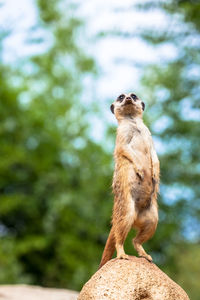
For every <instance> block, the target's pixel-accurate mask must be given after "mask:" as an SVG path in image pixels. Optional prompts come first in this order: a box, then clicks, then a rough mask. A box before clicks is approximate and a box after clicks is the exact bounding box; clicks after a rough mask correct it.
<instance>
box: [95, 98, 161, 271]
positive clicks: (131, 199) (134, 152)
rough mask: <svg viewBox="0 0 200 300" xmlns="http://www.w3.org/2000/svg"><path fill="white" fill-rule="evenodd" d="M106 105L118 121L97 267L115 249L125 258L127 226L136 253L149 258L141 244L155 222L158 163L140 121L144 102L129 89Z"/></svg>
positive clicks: (156, 219) (147, 130) (147, 131)
mask: <svg viewBox="0 0 200 300" xmlns="http://www.w3.org/2000/svg"><path fill="white" fill-rule="evenodd" d="M110 109H111V111H112V113H113V114H114V115H115V117H116V119H117V122H118V128H117V136H116V146H115V150H114V160H115V169H114V175H113V183H112V188H113V193H114V206H113V214H112V227H111V230H110V234H109V236H108V239H107V242H106V245H105V249H104V252H103V255H102V259H101V262H100V266H99V267H102V266H103V265H104V264H105V263H106V262H107V261H108V260H110V259H111V258H112V256H113V253H114V251H115V249H116V252H117V258H119V259H128V258H129V257H128V255H126V254H125V252H124V242H125V239H126V237H127V234H128V232H129V231H130V229H131V228H134V229H136V230H137V235H136V237H135V238H134V239H133V246H134V248H135V249H136V251H137V253H138V255H139V256H141V257H145V258H146V259H147V260H148V261H152V257H151V256H150V255H149V254H147V253H146V252H145V250H144V248H143V247H142V244H143V243H144V242H146V241H148V240H149V239H150V238H151V237H152V236H153V234H154V233H155V230H156V227H157V223H158V205H157V193H158V190H159V174H160V164H159V160H158V157H157V154H156V151H155V148H154V144H153V140H152V136H151V133H150V131H149V129H148V128H147V126H146V125H145V124H144V123H143V119H142V116H143V111H144V109H145V104H144V102H142V101H141V99H139V98H138V97H137V96H136V95H135V94H133V93H130V94H128V95H126V94H122V95H120V96H119V97H118V98H117V99H116V100H115V101H114V102H113V103H112V105H111V107H110Z"/></svg>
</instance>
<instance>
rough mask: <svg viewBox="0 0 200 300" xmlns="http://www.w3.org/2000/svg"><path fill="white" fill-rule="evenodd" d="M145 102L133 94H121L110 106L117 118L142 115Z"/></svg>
mask: <svg viewBox="0 0 200 300" xmlns="http://www.w3.org/2000/svg"><path fill="white" fill-rule="evenodd" d="M144 109H145V104H144V102H142V100H140V99H139V98H138V97H137V96H136V95H135V94H133V93H130V94H128V95H126V94H121V95H120V96H119V97H118V98H117V99H116V100H115V101H114V102H113V103H112V104H111V106H110V110H111V111H112V113H113V114H114V115H115V116H116V118H117V120H119V119H122V118H125V117H142V114H143V111H144Z"/></svg>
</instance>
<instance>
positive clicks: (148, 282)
mask: <svg viewBox="0 0 200 300" xmlns="http://www.w3.org/2000/svg"><path fill="white" fill-rule="evenodd" d="M93 299H95V300H104V299H112V300H189V297H188V296H187V294H186V293H185V292H184V290H183V289H182V288H181V287H180V286H179V285H178V284H176V283H175V282H174V281H173V280H171V279H170V278H169V277H168V276H167V275H166V274H165V273H163V272H162V271H161V270H160V269H159V268H158V267H157V266H156V265H155V264H153V263H150V262H148V261H147V260H146V259H145V258H138V257H133V256H129V260H124V259H112V260H110V261H109V262H107V263H106V264H105V265H104V266H103V267H102V268H101V269H100V270H98V271H97V272H96V273H95V274H94V275H93V276H92V277H91V279H90V280H89V281H88V282H87V283H86V284H85V285H84V287H83V289H82V291H81V293H80V295H79V297H78V300H93Z"/></svg>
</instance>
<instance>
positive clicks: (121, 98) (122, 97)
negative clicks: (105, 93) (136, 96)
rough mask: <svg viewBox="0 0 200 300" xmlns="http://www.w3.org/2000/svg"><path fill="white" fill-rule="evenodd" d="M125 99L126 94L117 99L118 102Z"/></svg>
mask: <svg viewBox="0 0 200 300" xmlns="http://www.w3.org/2000/svg"><path fill="white" fill-rule="evenodd" d="M124 98H125V95H124V94H121V95H120V96H119V97H118V98H117V101H120V102H122V101H123V99H124Z"/></svg>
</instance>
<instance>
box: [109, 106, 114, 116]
mask: <svg viewBox="0 0 200 300" xmlns="http://www.w3.org/2000/svg"><path fill="white" fill-rule="evenodd" d="M110 110H111V111H112V113H113V114H114V104H111V106H110Z"/></svg>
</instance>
